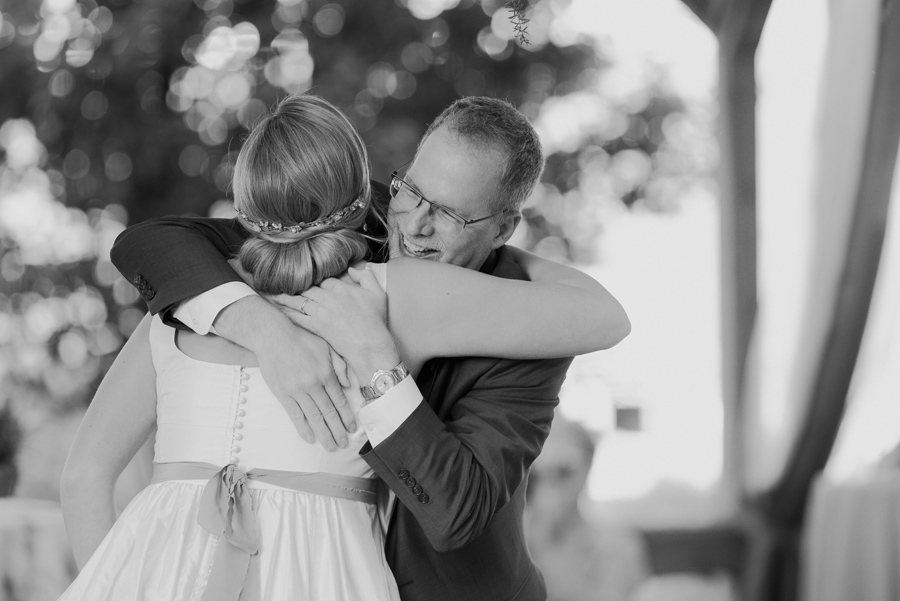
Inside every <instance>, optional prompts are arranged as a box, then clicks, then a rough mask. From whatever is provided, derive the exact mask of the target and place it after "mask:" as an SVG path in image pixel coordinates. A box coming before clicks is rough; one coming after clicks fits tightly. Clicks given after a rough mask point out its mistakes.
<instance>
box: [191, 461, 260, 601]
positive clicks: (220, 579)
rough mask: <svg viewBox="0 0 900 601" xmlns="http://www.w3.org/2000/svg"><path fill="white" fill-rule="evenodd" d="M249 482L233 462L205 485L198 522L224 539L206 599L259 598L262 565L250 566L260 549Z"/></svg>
mask: <svg viewBox="0 0 900 601" xmlns="http://www.w3.org/2000/svg"><path fill="white" fill-rule="evenodd" d="M246 481H247V474H245V473H244V472H242V471H241V470H239V469H237V468H236V467H235V466H234V465H231V464H229V465H226V466H225V467H223V468H222V469H221V470H219V471H218V472H216V474H215V475H214V476H213V477H212V478H210V479H209V482H207V483H206V486H205V487H204V488H203V493H202V495H201V497H200V510H199V513H198V515H197V522H198V523H199V524H200V526H202V527H203V528H204V529H205V530H207V531H208V532H209V533H211V534H215V535H217V536H219V537H220V539H219V544H218V547H217V548H216V554H215V557H214V559H213V567H212V570H211V571H210V574H209V581H208V583H207V585H206V590H205V591H204V593H203V600H202V601H238V599H240V601H254V600H256V599H259V582H258V579H259V574H256V573H255V571H258V570H259V566H258V565H255V570H251V569H250V564H251V558H253V557H255V556H256V554H257V552H258V551H259V533H258V530H257V527H256V514H255V512H254V511H253V498H252V497H251V496H250V491H249V490H248V489H247V487H246V486H245V484H246ZM253 563H254V564H256V562H253Z"/></svg>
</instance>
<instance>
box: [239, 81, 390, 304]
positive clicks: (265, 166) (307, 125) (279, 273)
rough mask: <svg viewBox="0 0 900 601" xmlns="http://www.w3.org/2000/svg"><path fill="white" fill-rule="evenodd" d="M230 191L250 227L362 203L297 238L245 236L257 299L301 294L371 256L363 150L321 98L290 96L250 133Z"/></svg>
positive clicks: (244, 255)
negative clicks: (365, 226) (260, 295)
mask: <svg viewBox="0 0 900 601" xmlns="http://www.w3.org/2000/svg"><path fill="white" fill-rule="evenodd" d="M232 189H233V193H234V205H235V208H236V209H238V210H240V211H242V212H243V213H244V215H246V217H247V218H249V220H252V221H253V222H256V223H261V222H268V223H273V222H274V223H279V224H283V225H285V226H288V225H294V224H298V223H309V222H313V221H317V220H320V219H323V218H326V217H328V216H330V215H333V214H334V213H336V212H337V211H340V210H341V209H344V208H346V207H348V206H349V205H351V204H352V203H353V202H354V201H356V200H357V199H360V198H361V199H362V200H363V201H364V202H365V206H366V208H365V209H357V210H355V211H351V212H350V213H349V214H347V215H346V216H344V217H342V218H340V219H338V220H337V221H335V222H333V223H328V224H326V225H321V226H317V227H310V228H309V229H304V230H302V231H301V232H300V233H299V234H289V235H286V234H283V233H274V234H269V233H265V232H257V231H255V230H254V229H253V228H248V229H249V230H250V231H251V236H250V238H248V239H247V240H246V241H245V242H244V244H243V245H242V246H241V250H240V253H239V255H238V256H239V259H240V262H241V266H242V267H243V268H244V269H245V270H246V271H247V272H248V273H249V274H250V275H251V278H252V281H251V284H252V286H253V287H254V288H256V289H257V290H259V291H260V292H266V293H270V294H277V293H286V294H296V293H298V292H302V291H303V290H306V289H307V288H309V287H310V286H314V285H317V284H319V283H320V282H321V281H322V280H324V279H326V278H328V277H332V276H335V275H338V274H340V273H343V272H344V271H345V270H346V269H347V266H348V265H349V264H351V263H352V262H354V261H357V260H359V259H362V258H363V257H365V256H366V254H367V252H368V245H367V243H366V238H368V236H367V235H366V234H364V233H363V232H361V231H359V230H360V229H361V227H362V226H363V224H364V223H365V222H366V217H367V214H368V212H369V211H370V210H373V209H372V205H373V203H372V201H371V196H372V190H371V183H370V180H369V158H368V154H367V152H366V147H365V144H364V143H363V141H362V139H361V138H360V136H359V133H358V132H357V131H356V128H354V127H353V124H352V123H351V122H350V121H349V120H348V119H347V117H346V116H345V115H344V114H343V113H341V112H340V111H339V110H338V109H337V108H336V107H335V106H334V105H332V104H331V103H329V102H327V101H326V100H324V99H322V98H319V97H317V96H313V95H311V94H299V95H291V96H287V97H286V98H284V99H283V100H281V101H280V102H279V103H278V104H277V105H276V106H275V107H274V108H273V109H272V110H271V111H270V112H269V113H268V114H266V115H265V116H264V117H263V118H262V119H261V120H260V121H259V122H258V123H257V124H256V125H255V126H254V127H253V130H252V131H251V132H250V135H249V136H248V137H247V139H246V141H245V142H244V145H243V147H242V148H241V151H240V153H239V154H238V158H237V161H236V162H235V167H234V178H233V182H232ZM245 225H246V224H245Z"/></svg>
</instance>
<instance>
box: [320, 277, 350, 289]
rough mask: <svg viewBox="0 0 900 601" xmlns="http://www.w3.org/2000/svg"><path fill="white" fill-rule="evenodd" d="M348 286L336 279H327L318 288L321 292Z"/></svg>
mask: <svg viewBox="0 0 900 601" xmlns="http://www.w3.org/2000/svg"><path fill="white" fill-rule="evenodd" d="M342 284H343V285H348V284H346V283H345V282H342V281H340V280H339V279H337V278H328V279H326V280H324V281H323V282H322V283H321V284H319V288H321V289H322V290H334V289H335V288H337V287H338V286H339V285H342Z"/></svg>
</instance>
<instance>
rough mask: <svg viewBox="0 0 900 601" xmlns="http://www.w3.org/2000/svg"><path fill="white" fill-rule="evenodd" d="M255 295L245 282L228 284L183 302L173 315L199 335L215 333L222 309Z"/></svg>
mask: <svg viewBox="0 0 900 601" xmlns="http://www.w3.org/2000/svg"><path fill="white" fill-rule="evenodd" d="M254 294H256V292H255V291H254V290H253V288H251V287H250V286H248V285H247V284H245V283H244V282H228V283H227V284H222V285H221V286H216V287H215V288H213V289H212V290H207V291H206V292H204V293H203V294H200V295H197V296H195V297H193V298H189V299H188V300H186V301H183V302H182V303H181V304H179V305H178V308H177V309H175V311H174V312H173V313H172V315H173V317H175V319H177V320H178V321H180V322H181V323H183V324H184V325H186V326H187V327H189V328H190V329H192V330H194V331H195V332H197V333H198V334H201V335H205V334H209V333H210V332H213V333H215V330H214V329H213V327H212V324H213V322H214V321H215V320H216V317H218V316H219V313H221V312H222V309H224V308H225V307H227V306H228V305H230V304H232V303H235V302H237V301H239V300H241V299H242V298H244V297H247V296H251V295H254Z"/></svg>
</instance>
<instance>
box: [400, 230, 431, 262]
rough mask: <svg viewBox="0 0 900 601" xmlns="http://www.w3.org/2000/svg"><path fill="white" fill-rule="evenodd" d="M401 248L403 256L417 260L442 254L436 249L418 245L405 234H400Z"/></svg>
mask: <svg viewBox="0 0 900 601" xmlns="http://www.w3.org/2000/svg"><path fill="white" fill-rule="evenodd" d="M399 246H400V248H401V251H402V252H403V254H405V255H406V256H408V257H413V258H416V259H424V258H430V257H433V256H435V255H437V254H439V253H440V251H439V250H438V249H436V248H431V247H429V246H423V245H421V244H416V243H415V242H413V241H411V240H410V239H409V238H407V237H406V236H404V235H403V234H400V245H399Z"/></svg>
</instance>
